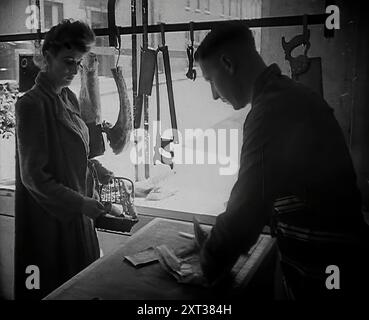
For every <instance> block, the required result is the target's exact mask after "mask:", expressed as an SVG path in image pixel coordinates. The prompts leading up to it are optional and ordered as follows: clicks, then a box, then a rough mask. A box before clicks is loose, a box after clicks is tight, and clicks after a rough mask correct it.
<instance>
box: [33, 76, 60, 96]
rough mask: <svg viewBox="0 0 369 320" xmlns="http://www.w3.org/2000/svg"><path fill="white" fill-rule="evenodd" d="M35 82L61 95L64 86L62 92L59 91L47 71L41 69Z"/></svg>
mask: <svg viewBox="0 0 369 320" xmlns="http://www.w3.org/2000/svg"><path fill="white" fill-rule="evenodd" d="M35 83H36V84H38V85H39V86H41V87H43V88H44V89H45V90H46V91H47V92H49V93H53V94H55V95H61V93H62V92H63V90H64V88H62V89H61V91H60V92H58V91H57V90H56V88H55V86H54V85H53V82H52V81H51V80H50V77H49V76H48V74H47V72H45V71H40V72H39V73H38V75H37V77H36V79H35Z"/></svg>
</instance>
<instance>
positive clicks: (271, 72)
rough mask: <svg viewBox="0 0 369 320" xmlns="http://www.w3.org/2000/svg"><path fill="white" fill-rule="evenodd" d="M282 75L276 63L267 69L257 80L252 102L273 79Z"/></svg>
mask: <svg viewBox="0 0 369 320" xmlns="http://www.w3.org/2000/svg"><path fill="white" fill-rule="evenodd" d="M280 74H281V69H279V67H278V65H277V64H276V63H273V64H271V65H270V66H269V67H267V68H266V69H265V70H264V71H263V72H262V73H261V74H260V75H259V76H258V77H257V78H256V80H255V82H254V88H253V91H252V99H251V102H253V101H254V99H255V98H256V97H257V96H258V95H259V94H260V93H261V92H262V91H263V89H264V87H265V85H266V84H267V83H268V81H269V80H270V78H271V77H273V76H278V75H280Z"/></svg>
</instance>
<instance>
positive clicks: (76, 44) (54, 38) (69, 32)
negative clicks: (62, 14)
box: [42, 19, 96, 55]
mask: <svg viewBox="0 0 369 320" xmlns="http://www.w3.org/2000/svg"><path fill="white" fill-rule="evenodd" d="M95 39H96V37H95V34H94V32H93V31H92V29H91V28H90V26H89V25H88V24H87V23H85V22H83V21H79V20H76V21H73V20H72V19H64V20H62V21H61V22H60V23H59V24H58V25H56V26H53V27H52V28H51V29H50V30H49V31H48V32H47V33H46V36H45V41H44V43H43V46H42V54H43V55H45V52H46V50H48V51H51V53H53V54H54V55H56V54H58V52H59V51H60V50H61V49H63V48H67V49H72V48H73V49H76V50H78V51H80V52H83V53H86V52H88V51H89V49H90V46H91V45H92V44H93V43H94V42H95Z"/></svg>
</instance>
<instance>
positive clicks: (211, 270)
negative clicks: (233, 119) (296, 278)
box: [202, 64, 368, 286]
mask: <svg viewBox="0 0 369 320" xmlns="http://www.w3.org/2000/svg"><path fill="white" fill-rule="evenodd" d="M251 104H252V106H251V110H250V112H249V114H248V115H247V118H246V121H245V123H244V133H243V146H242V151H241V159H240V169H239V174H238V180H237V182H236V184H235V185H234V187H233V189H232V192H231V195H230V199H229V202H228V206H227V208H226V212H224V213H223V214H221V215H219V216H218V217H217V220H216V224H215V226H214V228H213V229H212V232H211V234H210V237H209V238H208V240H207V241H206V243H205V246H204V247H203V250H202V262H203V268H204V272H205V274H207V276H208V277H209V278H210V279H215V278H216V277H218V276H219V275H220V274H222V272H224V271H226V270H228V269H229V268H230V267H231V266H232V265H233V263H234V262H235V260H236V259H237V258H238V256H239V255H240V254H241V253H244V252H247V251H248V250H249V249H250V247H251V246H252V245H253V244H254V243H255V242H256V240H257V238H258V236H259V235H260V233H261V231H262V229H263V227H264V226H265V225H269V224H270V222H271V221H272V218H273V217H274V216H275V211H274V201H275V200H277V199H279V198H281V197H285V196H289V195H294V196H297V197H298V198H299V199H300V200H301V201H302V202H303V203H304V205H305V209H304V210H302V211H301V210H300V211H298V213H297V212H295V214H290V215H284V216H283V219H281V220H279V221H277V222H276V223H277V224H278V226H279V227H280V226H283V227H284V229H283V230H282V232H283V234H282V235H281V237H277V239H278V241H277V242H278V245H279V247H280V249H281V253H282V258H283V257H288V258H292V259H296V260H297V261H299V263H301V265H302V267H303V268H304V267H307V268H308V269H309V268H310V267H311V270H313V269H314V267H317V268H318V269H319V270H320V271H319V272H321V273H322V275H323V276H325V274H324V272H325V267H324V269H321V267H322V266H324V265H325V266H327V265H326V264H325V263H328V261H331V263H333V262H334V261H338V260H337V258H338V259H340V258H339V257H343V256H344V254H342V251H340V250H339V248H340V246H341V245H342V242H345V243H346V244H347V243H350V241H353V242H355V241H357V242H360V240H359V238H360V236H361V235H365V233H366V232H368V230H367V229H368V228H367V226H366V225H365V222H364V219H363V216H362V214H361V197H360V193H359V190H358V188H357V185H356V176H355V172H354V168H353V164H352V160H351V157H350V154H349V150H348V148H347V146H346V143H345V140H344V137H343V134H342V131H341V129H340V127H339V124H338V122H337V121H336V119H335V117H334V114H333V109H332V108H331V107H329V106H328V104H327V103H326V102H325V101H324V100H323V99H322V98H321V97H320V96H319V95H318V94H316V93H314V92H312V91H311V90H310V89H308V88H307V87H304V86H303V85H301V84H299V83H297V82H295V81H293V80H291V79H290V78H288V77H286V76H283V75H281V72H280V69H279V68H278V66H277V65H275V64H274V65H271V66H270V67H268V68H267V69H266V70H265V71H264V72H263V73H262V74H261V75H260V76H259V77H258V79H257V80H256V82H255V84H254V89H253V96H252V102H251ZM279 231H281V229H279ZM306 244H307V245H306ZM332 248H334V250H335V251H334V252H333V251H332V250H331V249H332ZM319 250H320V251H319ZM342 250H343V247H342ZM346 253H347V251H346ZM346 253H345V254H346ZM329 258H333V259H329ZM332 261H333V262H332ZM322 286H323V285H322Z"/></svg>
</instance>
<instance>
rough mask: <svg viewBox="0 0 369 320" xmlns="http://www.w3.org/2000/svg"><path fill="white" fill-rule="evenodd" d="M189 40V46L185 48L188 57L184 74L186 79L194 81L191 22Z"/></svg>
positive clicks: (191, 24) (191, 23)
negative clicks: (186, 69)
mask: <svg viewBox="0 0 369 320" xmlns="http://www.w3.org/2000/svg"><path fill="white" fill-rule="evenodd" d="M190 40H191V44H190V45H189V46H188V47H187V57H188V71H187V73H186V77H187V78H188V79H191V80H193V81H195V79H196V70H195V69H194V67H193V63H194V47H193V43H194V31H193V21H191V22H190Z"/></svg>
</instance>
